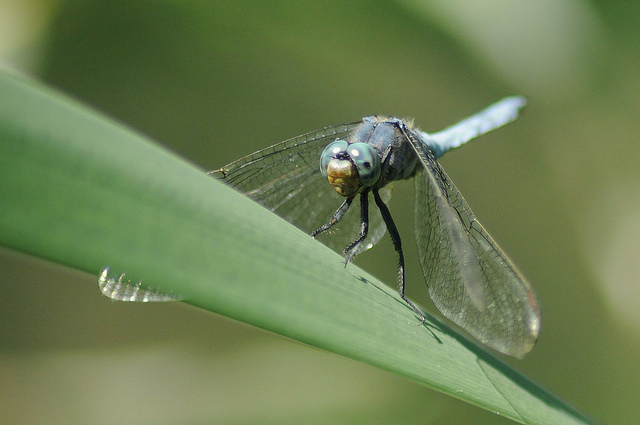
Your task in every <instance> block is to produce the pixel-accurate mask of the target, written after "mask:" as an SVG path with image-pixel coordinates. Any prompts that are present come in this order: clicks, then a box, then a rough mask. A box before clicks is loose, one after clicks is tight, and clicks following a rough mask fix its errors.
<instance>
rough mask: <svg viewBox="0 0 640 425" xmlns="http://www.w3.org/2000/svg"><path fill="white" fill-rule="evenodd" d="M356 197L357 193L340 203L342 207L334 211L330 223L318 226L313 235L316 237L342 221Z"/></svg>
mask: <svg viewBox="0 0 640 425" xmlns="http://www.w3.org/2000/svg"><path fill="white" fill-rule="evenodd" d="M355 197H356V195H353V196H349V197H348V198H347V199H346V200H345V201H344V202H343V203H342V205H340V208H338V209H337V210H336V212H334V213H333V216H332V217H331V220H329V222H328V223H325V224H323V225H322V226H320V227H318V228H317V229H316V230H315V231H314V232H312V233H311V237H314V238H315V237H316V236H318V235H319V234H320V233H322V232H324V231H327V230H329V229H331V228H332V227H333V226H334V225H335V224H336V223H337V222H339V221H340V219H341V218H342V217H344V214H345V213H346V212H347V210H348V209H349V207H350V206H351V203H352V202H353V199H354V198H355Z"/></svg>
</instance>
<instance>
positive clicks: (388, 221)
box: [373, 189, 427, 325]
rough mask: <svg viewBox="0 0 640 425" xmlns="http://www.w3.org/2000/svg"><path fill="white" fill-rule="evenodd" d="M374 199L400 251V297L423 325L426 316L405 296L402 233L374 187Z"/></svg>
mask: <svg viewBox="0 0 640 425" xmlns="http://www.w3.org/2000/svg"><path fill="white" fill-rule="evenodd" d="M373 199H374V200H375V201H376V205H377V206H378V209H379V210H380V214H382V218H383V220H384V223H385V224H386V226H387V230H388V231H389V236H391V241H392V242H393V247H394V248H395V249H396V252H397V253H398V289H399V290H400V298H402V300H403V301H404V302H405V303H407V304H408V305H409V307H411V309H412V310H413V311H415V312H416V314H417V315H418V317H420V324H421V325H422V324H424V322H425V321H426V320H427V319H426V318H425V317H424V314H423V313H422V312H421V311H420V309H419V308H418V307H416V305H415V304H414V303H412V302H411V301H410V300H409V299H408V298H407V297H405V296H404V286H405V284H404V253H403V252H402V240H401V239H400V233H399V232H398V228H397V227H396V224H395V223H394V222H393V218H392V217H391V212H390V211H389V208H388V207H387V205H386V204H385V203H384V201H382V198H380V194H379V193H378V191H377V190H376V189H373Z"/></svg>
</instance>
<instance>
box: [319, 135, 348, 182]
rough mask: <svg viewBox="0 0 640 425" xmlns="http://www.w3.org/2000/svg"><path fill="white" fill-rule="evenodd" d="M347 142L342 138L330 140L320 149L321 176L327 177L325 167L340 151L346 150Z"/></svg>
mask: <svg viewBox="0 0 640 425" xmlns="http://www.w3.org/2000/svg"><path fill="white" fill-rule="evenodd" d="M348 146H349V144H348V143H347V142H345V141H344V140H336V141H335V142H331V143H329V144H328V145H327V147H326V148H324V150H323V151H322V154H321V155H320V172H322V176H323V177H324V178H325V179H326V178H327V167H328V166H329V162H330V161H331V160H332V159H334V158H336V157H337V156H338V155H339V154H340V153H342V152H346V150H347V147H348Z"/></svg>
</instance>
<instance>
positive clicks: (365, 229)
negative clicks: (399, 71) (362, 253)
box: [343, 190, 369, 266]
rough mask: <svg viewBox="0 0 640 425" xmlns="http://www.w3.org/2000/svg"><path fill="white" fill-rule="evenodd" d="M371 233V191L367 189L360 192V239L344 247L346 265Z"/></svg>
mask: <svg viewBox="0 0 640 425" xmlns="http://www.w3.org/2000/svg"><path fill="white" fill-rule="evenodd" d="M368 233H369V191H368V190H365V191H364V192H362V193H361V194H360V232H359V233H358V239H356V240H355V241H353V242H351V244H349V246H348V247H346V248H345V249H344V252H343V254H344V265H345V266H346V265H347V264H348V263H349V261H351V260H352V259H353V257H355V255H356V254H357V253H358V251H359V248H360V245H362V242H363V241H364V240H365V238H366V237H367V234H368Z"/></svg>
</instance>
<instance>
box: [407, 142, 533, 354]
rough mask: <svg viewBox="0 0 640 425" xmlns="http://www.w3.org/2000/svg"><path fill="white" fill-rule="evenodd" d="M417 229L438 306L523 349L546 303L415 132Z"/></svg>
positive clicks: (496, 342) (502, 346)
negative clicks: (539, 299)
mask: <svg viewBox="0 0 640 425" xmlns="http://www.w3.org/2000/svg"><path fill="white" fill-rule="evenodd" d="M408 137H409V139H410V141H411V144H412V145H413V147H414V149H415V151H416V153H417V154H418V156H419V158H420V161H421V163H422V166H423V170H422V171H421V172H418V173H417V175H416V176H415V187H416V195H415V221H416V223H415V232H416V239H417V243H418V255H419V257H420V264H421V266H422V272H423V274H424V277H425V279H426V281H427V285H428V286H429V294H430V295H431V299H432V300H433V302H434V304H435V305H436V306H437V307H438V309H439V310H440V311H441V312H442V314H444V315H445V316H446V317H448V318H449V319H450V320H452V321H453V322H454V323H456V324H458V325H459V326H461V327H462V328H463V329H465V330H466V331H467V332H469V333H470V334H471V335H473V336H474V337H475V338H477V339H478V340H480V341H481V342H482V343H484V344H486V345H488V346H490V347H492V348H494V349H496V350H498V351H500V352H502V353H505V354H509V355H513V356H516V357H522V356H524V355H525V354H526V353H528V352H529V351H531V349H532V348H533V345H534V344H535V342H536V340H537V338H538V333H539V329H540V311H539V308H538V303H537V300H536V297H535V294H534V293H533V291H532V290H531V288H530V286H529V284H528V282H527V281H526V280H525V278H524V277H523V276H522V275H521V274H520V272H519V271H518V269H517V268H516V267H515V265H514V264H513V263H512V262H511V260H509V258H508V257H507V256H506V254H505V253H504V252H502V250H501V249H500V247H499V246H498V244H497V243H495V242H494V240H493V238H491V236H490V235H489V234H488V233H487V232H486V230H485V229H484V228H483V227H482V225H481V224H480V223H479V222H478V220H477V219H476V217H475V215H474V214H473V212H472V211H471V209H470V208H469V205H468V204H467V202H466V201H465V200H464V198H463V197H462V194H461V193H460V192H459V191H458V189H457V188H456V187H455V185H454V184H453V182H452V181H451V180H450V179H449V177H448V176H447V174H446V173H445V172H444V170H443V169H442V168H441V167H440V164H439V163H438V162H437V161H436V159H435V157H434V155H433V153H432V152H431V151H430V150H429V149H428V148H427V146H425V145H424V144H422V143H421V142H420V141H419V140H418V138H417V135H416V134H412V133H411V132H408Z"/></svg>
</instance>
